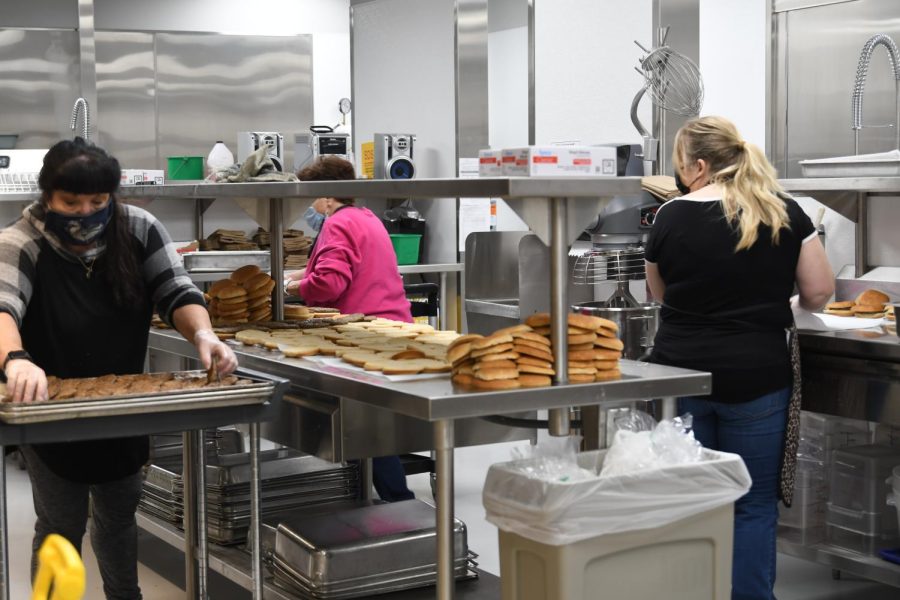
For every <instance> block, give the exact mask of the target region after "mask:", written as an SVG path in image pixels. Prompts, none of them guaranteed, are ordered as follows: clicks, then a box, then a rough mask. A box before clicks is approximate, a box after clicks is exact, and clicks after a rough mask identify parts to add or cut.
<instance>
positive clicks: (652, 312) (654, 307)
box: [571, 302, 659, 360]
mask: <svg viewBox="0 0 900 600" xmlns="http://www.w3.org/2000/svg"><path fill="white" fill-rule="evenodd" d="M571 309H572V312H574V313H581V314H583V315H591V316H594V317H603V318H604V319H609V320H610V321H613V322H614V323H615V324H616V325H618V326H619V339H621V340H622V342H623V343H624V344H625V350H624V352H623V355H624V357H625V358H630V359H632V360H640V359H642V358H645V357H646V356H648V355H649V354H650V351H651V350H652V349H653V338H655V337H656V330H657V328H658V327H659V304H655V303H644V304H641V305H640V306H634V307H627V308H623V307H611V306H607V305H606V303H605V302H583V303H581V304H575V305H573V306H572V307H571Z"/></svg>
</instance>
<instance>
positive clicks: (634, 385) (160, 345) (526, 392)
mask: <svg viewBox="0 0 900 600" xmlns="http://www.w3.org/2000/svg"><path fill="white" fill-rule="evenodd" d="M150 347H151V348H154V349H157V350H161V351H165V352H169V353H172V354H177V355H181V356H193V355H194V348H193V346H191V345H190V344H189V343H188V342H187V341H186V340H185V339H184V338H182V337H181V336H180V335H179V334H177V333H175V332H173V331H171V330H152V331H151V332H150ZM236 352H237V355H238V359H239V361H240V364H241V366H243V367H246V368H253V369H256V370H259V371H262V372H265V373H271V374H272V375H277V376H278V377H284V378H285V379H289V380H290V381H291V382H292V383H294V384H296V385H299V386H301V387H305V388H309V389H313V390H316V391H318V392H322V393H324V394H328V395H332V396H338V397H344V398H351V399H353V400H355V401H357V402H362V403H364V404H371V405H372V406H376V407H378V408H382V409H386V410H390V411H392V412H396V413H399V414H403V415H407V416H410V417H415V418H417V419H422V420H426V421H438V420H443V419H463V418H468V417H481V416H486V415H497V414H507V413H514V412H523V411H530V410H538V409H549V408H559V407H567V406H590V405H597V404H604V403H619V402H622V401H629V400H646V399H653V398H663V397H672V396H687V395H700V396H702V395H706V394H708V393H709V391H710V385H711V376H710V374H709V373H702V372H698V371H689V370H686V369H678V368H675V367H666V366H662V365H652V364H649V363H641V362H635V361H629V360H623V361H622V362H621V369H622V379H621V380H619V381H608V382H603V383H588V384H567V385H559V386H552V387H544V388H531V389H518V390H507V391H495V392H492V391H470V390H465V389H462V388H458V387H456V386H454V385H453V384H452V383H451V382H450V378H449V376H447V377H445V378H440V379H427V380H422V381H407V382H392V381H389V380H387V379H385V378H383V377H379V376H376V375H370V374H367V373H360V372H356V371H351V370H348V369H342V368H339V367H332V366H326V365H322V364H319V363H316V362H313V361H311V360H307V359H302V358H297V359H294V358H284V355H282V354H281V353H280V352H277V351H269V350H264V349H262V348H257V347H247V346H239V347H237V349H236Z"/></svg>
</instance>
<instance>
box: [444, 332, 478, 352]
mask: <svg viewBox="0 0 900 600" xmlns="http://www.w3.org/2000/svg"><path fill="white" fill-rule="evenodd" d="M483 337H484V336H483V335H478V334H475V333H467V334H466V335H461V336H459V337H458V338H456V339H455V340H453V341H452V342H450V344H449V345H448V346H447V351H448V352H449V351H450V350H451V349H453V348H456V347H457V346H459V345H460V344H465V343H466V342H473V341H475V340H480V339H481V338H483ZM471 346H472V344H471V343H470V344H469V347H470V348H471Z"/></svg>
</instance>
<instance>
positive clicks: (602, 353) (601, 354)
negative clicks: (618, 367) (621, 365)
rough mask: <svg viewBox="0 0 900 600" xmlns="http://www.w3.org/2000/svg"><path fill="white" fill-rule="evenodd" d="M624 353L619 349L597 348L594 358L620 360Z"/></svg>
mask: <svg viewBox="0 0 900 600" xmlns="http://www.w3.org/2000/svg"><path fill="white" fill-rule="evenodd" d="M620 358H622V353H621V352H619V351H617V350H607V349H605V348H597V349H596V350H594V360H619V359H620Z"/></svg>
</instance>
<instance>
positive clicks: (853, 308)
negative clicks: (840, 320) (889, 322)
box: [825, 289, 891, 319]
mask: <svg viewBox="0 0 900 600" xmlns="http://www.w3.org/2000/svg"><path fill="white" fill-rule="evenodd" d="M890 301H891V298H890V296H888V295H887V294H885V293H884V292H882V291H880V290H871V289H870V290H866V291H864V292H863V293H861V294H860V295H858V296H857V297H856V299H855V300H843V301H839V302H829V303H828V304H826V305H825V313H826V314H829V315H837V316H839V317H860V318H863V319H880V318H882V317H884V316H885V309H886V305H887V303H888V302H890Z"/></svg>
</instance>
